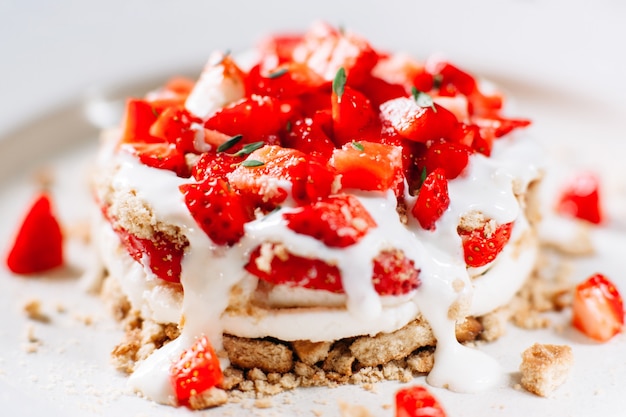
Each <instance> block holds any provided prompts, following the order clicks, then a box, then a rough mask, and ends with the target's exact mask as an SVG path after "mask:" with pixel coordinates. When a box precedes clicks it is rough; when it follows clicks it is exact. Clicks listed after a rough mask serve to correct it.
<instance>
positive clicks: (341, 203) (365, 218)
mask: <svg viewBox="0 0 626 417" xmlns="http://www.w3.org/2000/svg"><path fill="white" fill-rule="evenodd" d="M283 217H284V219H285V220H287V227H289V228H290V229H291V230H293V231H294V232H296V233H300V234H304V235H307V236H312V237H314V238H315V239H317V240H320V241H322V242H324V244H325V245H326V246H330V247H338V248H345V247H347V246H350V245H353V244H355V243H357V242H358V241H359V240H361V238H362V237H363V236H365V235H366V234H367V232H368V231H369V229H371V228H372V227H376V222H375V221H374V219H373V218H372V216H370V214H369V213H368V211H367V210H366V209H365V207H363V205H362V204H361V202H360V201H359V200H358V198H356V197H355V196H353V195H350V194H340V195H334V196H330V197H328V198H326V199H324V200H321V201H317V202H315V203H313V204H310V205H308V206H304V207H300V208H299V209H297V210H296V211H294V212H291V213H284V214H283Z"/></svg>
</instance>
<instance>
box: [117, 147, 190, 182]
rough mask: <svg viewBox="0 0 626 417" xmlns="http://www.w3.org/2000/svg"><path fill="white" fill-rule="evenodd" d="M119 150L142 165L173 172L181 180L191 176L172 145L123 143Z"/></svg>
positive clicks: (183, 160)
mask: <svg viewBox="0 0 626 417" xmlns="http://www.w3.org/2000/svg"><path fill="white" fill-rule="evenodd" d="M120 149H121V150H122V151H124V152H128V153H130V154H131V155H135V156H136V157H137V158H139V160H140V161H141V163H142V164H144V165H147V166H150V167H153V168H159V169H167V170H169V171H173V172H174V173H176V175H178V176H179V177H181V178H188V177H189V176H190V175H191V172H190V169H189V166H188V165H187V160H186V159H185V155H184V154H183V153H182V152H180V151H179V150H178V149H177V148H176V145H175V144H173V143H167V142H154V143H125V144H122V146H121V147H120Z"/></svg>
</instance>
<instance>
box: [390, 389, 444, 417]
mask: <svg viewBox="0 0 626 417" xmlns="http://www.w3.org/2000/svg"><path fill="white" fill-rule="evenodd" d="M396 417H446V412H445V411H444V409H443V407H442V406H441V404H439V401H437V399H436V398H435V397H434V396H433V395H432V394H431V393H430V391H428V390H427V389H426V388H425V387H422V386H412V387H407V388H402V389H400V390H398V391H397V392H396Z"/></svg>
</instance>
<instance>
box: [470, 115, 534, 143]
mask: <svg viewBox="0 0 626 417" xmlns="http://www.w3.org/2000/svg"><path fill="white" fill-rule="evenodd" d="M471 119H472V122H473V123H474V124H476V125H477V126H478V127H479V128H480V132H481V135H482V136H489V135H492V136H493V137H495V138H500V137H502V136H504V135H506V134H508V133H510V132H511V131H513V130H515V129H518V128H523V127H527V126H530V123H531V122H530V120H528V119H511V118H505V117H501V116H491V117H478V116H474V117H472V118H471Z"/></svg>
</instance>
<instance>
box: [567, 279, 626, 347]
mask: <svg viewBox="0 0 626 417" xmlns="http://www.w3.org/2000/svg"><path fill="white" fill-rule="evenodd" d="M572 324H573V325H574V327H576V328H577V329H578V330H580V331H581V332H583V333H584V334H586V335H587V336H589V337H590V338H592V339H594V340H597V341H598V342H606V341H607V340H609V339H611V338H612V337H613V336H615V335H616V334H618V333H621V331H622V329H623V328H624V303H623V301H622V296H621V295H620V293H619V291H618V290H617V288H616V287H615V285H614V284H613V283H612V282H611V281H610V280H609V279H608V278H606V277H605V276H604V275H602V274H595V275H592V276H590V277H589V278H587V280H585V281H583V282H581V283H580V284H578V285H577V286H576V290H575V291H574V300H573V303H572Z"/></svg>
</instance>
